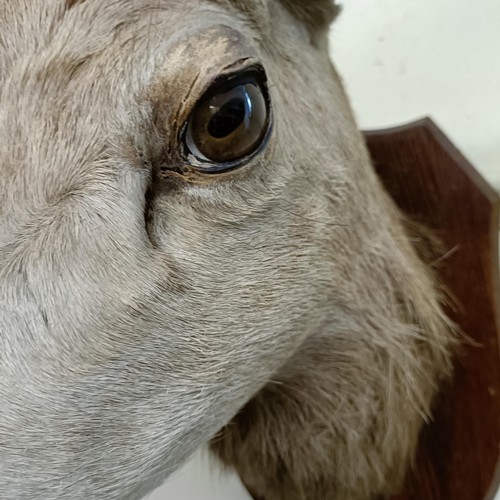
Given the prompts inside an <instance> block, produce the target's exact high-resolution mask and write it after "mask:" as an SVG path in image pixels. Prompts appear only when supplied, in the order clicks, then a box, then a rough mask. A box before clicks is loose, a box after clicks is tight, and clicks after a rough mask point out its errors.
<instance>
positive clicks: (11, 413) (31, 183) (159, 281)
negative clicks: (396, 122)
mask: <svg viewBox="0 0 500 500" xmlns="http://www.w3.org/2000/svg"><path fill="white" fill-rule="evenodd" d="M334 12H335V9H334V7H332V6H331V5H330V4H329V3H328V2H323V1H310V2H308V4H307V6H305V5H303V4H302V3H301V2H299V1H298V0H297V1H293V0H282V1H278V0H247V1H243V0H182V1H180V0H108V1H105V2H103V1H102V0H80V1H78V0H77V1H75V0H73V1H69V0H0V179H1V186H2V187H1V192H0V280H1V290H0V307H1V313H0V456H1V460H0V497H2V498H44V499H47V500H50V499H56V498H57V499H64V498H68V499H69V498H71V499H73V498H103V499H104V498H105V499H115V498H116V499H120V500H124V499H132V498H140V497H141V495H143V494H144V493H146V492H147V491H149V490H150V489H151V488H153V487H155V486H156V485H157V484H159V483H160V482H161V481H163V479H164V478H165V477H167V476H168V475H169V474H170V473H171V472H172V471H174V470H175V469H176V468H177V467H178V466H179V465H180V464H181V463H182V462H183V461H184V460H185V459H186V458H187V457H188V456H189V455H190V454H191V452H192V451H193V450H194V449H195V448H196V447H198V446H199V445H201V444H202V443H204V442H206V441H207V440H208V439H210V438H211V437H212V436H213V435H214V434H215V433H216V432H217V431H218V430H219V429H220V428H221V427H223V426H224V425H225V424H226V423H227V422H228V421H229V420H230V419H231V418H232V417H233V416H234V415H235V414H236V413H237V412H238V411H239V410H240V409H241V408H242V407H243V406H244V405H245V404H246V403H247V402H248V401H249V400H250V399H251V398H252V397H254V396H255V395H256V394H257V393H258V392H259V390H260V389H262V388H263V387H264V386H265V385H266V383H268V382H269V381H270V380H271V379H273V378H274V377H278V378H283V379H286V378H287V377H288V378H289V379H290V378H291V379H293V378H294V377H295V376H296V375H294V374H293V373H292V372H293V370H289V367H290V363H293V364H294V365H295V366H302V365H301V353H303V352H307V353H310V354H311V353H312V354H311V355H312V356H313V358H314V353H316V352H317V351H318V350H319V351H320V352H325V350H327V351H328V352H330V353H332V357H328V356H327V359H323V358H322V359H321V365H322V366H323V365H324V368H325V369H324V373H327V374H328V376H327V377H326V378H325V381H324V382H325V383H324V384H323V385H322V384H321V383H320V382H321V381H320V380H318V379H316V378H315V377H314V376H311V377H310V380H309V382H308V384H307V385H306V388H312V386H314V385H315V384H316V382H318V386H321V387H326V386H327V382H328V383H330V382H331V381H335V384H336V385H335V386H334V387H335V390H333V389H331V390H332V391H333V392H334V393H335V398H334V397H333V396H332V397H329V399H328V400H329V401H330V402H331V404H332V405H333V407H335V408H337V410H338V411H339V414H338V415H339V416H338V417H336V418H337V419H336V420H335V419H334V420H332V422H333V423H334V424H335V425H334V427H335V428H336V429H338V430H339V431H342V432H340V434H339V435H341V438H342V436H343V439H345V443H346V444H349V447H348V449H349V450H351V451H350V454H351V455H350V456H349V457H346V462H345V464H346V467H347V464H348V465H349V468H350V472H347V468H346V467H345V469H346V470H345V471H344V472H342V471H341V470H340V469H339V470H338V471H337V472H338V474H339V475H342V474H344V475H345V477H341V478H340V479H339V478H337V479H336V480H338V481H340V483H339V484H341V485H342V488H344V490H339V491H351V490H350V489H349V488H354V487H355V486H353V485H355V484H362V488H361V490H360V491H361V493H360V491H358V493H359V494H363V495H365V496H366V495H368V494H371V493H373V492H375V493H378V492H380V491H386V490H390V489H391V488H395V486H394V485H396V484H399V482H400V481H401V478H402V475H403V474H404V470H405V465H406V463H407V462H408V461H409V460H410V459H411V456H412V453H413V450H414V447H415V442H416V436H417V434H418V430H419V428H420V426H421V424H422V422H423V419H424V418H426V416H427V415H428V414H429V412H430V405H431V401H432V396H433V394H434V392H435V390H436V384H437V382H438V381H439V380H440V378H441V377H442V376H444V375H445V374H446V373H448V371H449V356H448V347H449V340H450V337H449V334H448V329H447V321H446V318H445V317H444V315H443V314H442V312H441V308H440V305H439V300H440V298H439V292H438V287H437V286H436V285H435V283H434V279H433V277H432V275H431V273H430V271H429V270H428V269H427V267H426V266H425V265H424V264H423V263H422V261H421V260H420V258H419V256H418V255H417V252H416V251H415V250H414V248H413V245H412V242H411V241H410V238H409V236H408V231H407V229H405V227H406V223H405V221H404V219H403V217H402V216H401V215H400V213H399V212H398V210H397V209H396V208H395V206H394V204H393V203H392V201H391V200H390V198H389V197H388V196H387V195H386V193H385V192H384V190H383V189H382V187H381V185H380V183H379V181H378V179H377V177H376V175H375V173H374V171H373V169H372V167H371V165H370V161H369V158H368V154H367V152H366V149H365V146H364V142H363V140H362V137H361V135H360V133H359V132H358V130H357V127H356V124H355V121H354V119H353V117H352V113H351V110H350V107H349V104H348V100H347V98H346V95H345V93H344V90H343V88H342V85H341V82H340V79H339V77H338V76H337V74H336V72H335V70H334V68H333V67H332V65H331V62H330V59H329V55H328V52H327V48H326V45H327V44H326V37H327V26H328V24H329V22H330V20H331V18H332V16H333V14H334ZM312 364H313V363H311V361H310V360H309V359H308V360H307V361H304V363H303V366H304V373H305V372H307V373H309V371H308V370H309V368H308V367H310V366H311V365H312ZM301 373H302V372H301ZM301 377H302V375H301ZM287 380H288V379H287ZM330 387H333V386H330ZM302 392H305V393H306V394H307V391H302ZM299 403H300V401H299ZM339 405H340V406H339ZM331 415H333V414H331ZM332 418H333V417H332ZM346 419H347V420H346ZM396 422H399V423H396ZM285 428H286V426H285ZM332 428H333V427H332ZM349 429H351V430H352V433H351V434H350V435H349V436H347V435H346V434H345V433H346V432H348V430H349ZM344 431H345V432H344ZM336 436H337V435H336ZM370 436H371V437H370ZM337 438H338V436H337ZM337 438H336V439H337ZM370 439H371V440H372V441H370ZM358 441H359V442H358ZM361 441H362V442H361ZM355 442H358V445H359V446H358V445H356V446H357V447H356V446H355ZM370 442H371V443H372V445H370V444H369V443H370ZM370 446H371V448H372V450H373V454H374V456H380V457H384V458H383V460H384V461H385V462H384V463H383V466H381V468H380V469H379V473H378V476H377V472H376V471H375V470H371V469H370V470H368V468H369V467H368V465H364V466H362V467H359V468H358V470H353V467H352V465H353V464H354V463H355V461H356V460H357V459H359V458H360V453H361V452H360V450H365V451H369V448H370ZM332 456H335V455H332ZM367 456H368V455H367ZM363 463H364V462H363ZM318 467H319V465H318ZM342 470H344V469H342ZM380 471H382V472H384V471H390V474H389V475H388V476H387V477H388V479H387V481H386V480H385V479H384V478H383V477H382V475H381V474H380ZM360 475H361V476H363V477H364V479H363V480H362V482H361V483H360V482H359V477H360ZM339 477H340V476H339ZM388 482H389V483H390V485H388V484H386V483H388ZM352 491H354V490H352Z"/></svg>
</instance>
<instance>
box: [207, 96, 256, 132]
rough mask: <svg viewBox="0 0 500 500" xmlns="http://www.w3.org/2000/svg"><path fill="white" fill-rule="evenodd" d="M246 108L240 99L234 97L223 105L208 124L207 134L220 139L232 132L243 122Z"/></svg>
mask: <svg viewBox="0 0 500 500" xmlns="http://www.w3.org/2000/svg"><path fill="white" fill-rule="evenodd" d="M246 115H247V106H246V105H245V101H244V100H243V99H242V98H239V97H235V98H233V99H231V100H229V101H228V102H227V103H226V104H224V105H223V106H222V107H221V108H220V110H219V111H218V112H217V113H216V114H215V115H214V116H213V118H212V119H211V120H210V122H209V124H208V133H209V134H210V135H211V136H212V137H214V138H215V139H222V138H224V137H227V136H228V135H229V134H231V133H232V132H234V131H235V130H236V129H237V128H238V127H239V126H240V125H241V124H242V123H243V121H244V120H245V117H246Z"/></svg>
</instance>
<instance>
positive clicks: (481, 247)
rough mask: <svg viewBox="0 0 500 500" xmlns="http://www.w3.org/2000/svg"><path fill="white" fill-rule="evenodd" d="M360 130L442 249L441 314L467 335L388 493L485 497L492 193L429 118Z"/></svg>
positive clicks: (495, 374)
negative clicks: (403, 479)
mask: <svg viewBox="0 0 500 500" xmlns="http://www.w3.org/2000/svg"><path fill="white" fill-rule="evenodd" d="M365 137H366V141H367V145H368V148H369V150H370V153H371V156H372V160H373V163H374V166H375V169H376V171H377V173H378V175H379V177H380V179H381V180H382V182H383V184H384V185H385V188H386V190H387V191H388V192H389V194H390V195H391V196H392V197H393V199H394V200H395V202H396V203H397V205H398V206H399V207H400V209H401V210H402V211H403V212H405V213H407V214H408V215H410V216H411V217H413V218H415V219H417V220H419V221H422V222H424V223H426V224H427V225H428V226H429V227H431V228H433V229H434V231H435V232H436V233H437V234H438V236H439V237H440V239H441V241H442V242H443V243H444V245H445V247H446V248H447V249H448V250H449V251H450V254H449V255H448V257H447V258H446V259H444V260H443V265H442V268H441V273H442V279H443V281H444V283H445V285H446V286H447V288H448V290H450V291H451V294H452V295H453V297H454V299H455V300H456V303H457V304H458V307H454V308H450V309H449V311H448V314H449V315H450V317H451V318H452V319H453V320H454V321H455V322H456V323H457V324H458V325H459V327H460V328H461V330H462V331H463V332H464V333H466V334H467V335H468V336H469V337H470V338H472V339H473V340H474V341H475V343H477V346H473V345H464V346H462V348H461V350H460V352H459V353H458V354H457V358H456V363H455V365H456V372H455V378H454V382H453V385H452V386H451V387H450V388H447V389H445V390H444V391H443V394H442V396H441V398H440V400H439V401H438V402H437V405H436V410H435V415H434V421H433V423H432V424H431V425H429V426H427V427H426V428H425V429H424V430H423V432H422V435H421V438H420V447H419V451H418V456H417V463H416V466H415V469H414V471H413V472H412V473H411V474H410V477H409V478H408V482H407V485H406V488H405V492H404V493H403V494H402V495H400V496H398V497H397V499H398V500H424V499H425V500H483V499H484V500H492V499H493V498H494V497H495V494H496V491H497V490H498V487H499V483H500V468H499V467H500V464H499V445H500V348H499V332H500V328H499V317H500V316H499V311H500V307H499V305H500V301H499V297H500V295H499V294H500V286H499V268H498V235H499V198H498V196H497V194H496V193H495V191H494V190H493V189H492V188H491V187H490V186H489V185H488V184H487V183H486V182H485V181H484V180H483V179H482V178H481V176H480V175H479V174H478V173H477V171H476V170H475V169H474V168H473V167H472V166H471V165H470V163H468V161H467V160H466V159H465V158H464V157H463V156H462V155H461V154H460V152H459V151H458V150H457V149H456V148H455V147H454V146H453V144H452V143H451V142H450V141H449V140H448V139H447V138H446V137H445V136H444V134H443V133H442V132H441V131H440V130H439V129H438V127H437V126H436V125H435V124H434V123H433V122H432V121H431V120H430V119H423V120H421V121H418V122H415V123H411V124H409V125H406V126H403V127H398V128H394V129H388V130H382V131H373V132H366V133H365ZM499 168H500V165H499Z"/></svg>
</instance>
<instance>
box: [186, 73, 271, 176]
mask: <svg viewBox="0 0 500 500" xmlns="http://www.w3.org/2000/svg"><path fill="white" fill-rule="evenodd" d="M269 125H270V104H269V96H268V93H267V85H266V78H265V74H264V72H263V71H259V70H252V71H248V72H246V73H244V74H240V75H238V76H233V77H229V78H227V79H225V80H224V81H222V82H218V83H217V84H216V85H214V86H213V87H212V88H211V89H210V90H209V91H208V92H207V93H206V94H205V96H204V97H203V98H202V99H201V100H200V101H199V102H198V104H197V105H196V107H195V108H194V110H193V112H192V113H191V116H190V118H189V120H188V122H187V125H186V129H185V134H184V147H185V148H186V154H187V156H188V159H190V160H194V161H192V163H194V166H195V167H197V168H199V169H200V170H203V171H204V172H208V173H215V172H221V171H227V170H230V169H232V168H236V167H238V166H241V165H242V164H244V163H245V162H246V161H247V160H248V159H249V158H251V157H252V156H253V155H254V154H256V153H257V152H258V151H259V150H260V149H261V147H262V145H263V144H264V143H265V140H266V138H267V136H268V131H269V128H270V127H269Z"/></svg>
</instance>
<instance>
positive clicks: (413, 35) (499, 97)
mask: <svg viewBox="0 0 500 500" xmlns="http://www.w3.org/2000/svg"><path fill="white" fill-rule="evenodd" d="M304 1H307V0H304ZM343 3H344V11H343V13H342V15H341V17H340V18H339V19H338V21H337V22H336V24H335V26H334V27H333V29H332V36H331V52H332V55H333V59H334V60H335V62H336V64H337V67H338V69H339V71H340V73H341V74H342V75H343V77H344V80H345V84H346V87H347V90H348V92H349V94H350V96H351V100H352V104H353V106H354V109H355V112H356V115H357V118H358V121H359V124H360V126H361V127H362V128H381V127H388V126H393V125H398V124H401V123H403V122H406V121H411V120H414V119H416V118H420V117H422V116H425V115H429V116H431V117H432V118H433V119H434V120H435V121H436V122H437V124H438V125H439V126H440V127H441V128H442V129H443V130H444V131H445V132H446V134H447V135H448V136H449V137H450V138H451V139H452V141H453V142H454V143H455V144H456V145H457V146H458V147H459V149H461V150H462V152H463V153H464V154H465V155H466V156H467V157H468V158H469V159H470V160H471V161H472V163H473V164H474V165H475V167H476V168H477V169H478V170H479V171H480V172H481V173H482V174H483V175H484V177H486V179H487V180H488V181H489V182H490V183H491V184H493V185H494V186H495V187H496V188H497V189H500V1H499V0H476V1H475V2H471V1H470V0H343ZM148 500H249V496H248V494H247V493H246V492H245V490H244V489H243V488H242V486H241V484H240V483H239V480H238V478H237V477H235V476H234V475H232V474H224V473H223V472H222V471H221V470H220V469H219V468H218V467H217V466H216V465H214V464H212V465H210V464H209V461H208V460H207V459H206V458H203V453H201V452H200V453H199V454H198V455H196V457H195V458H194V459H193V460H192V461H191V462H190V463H189V464H187V465H186V466H185V467H184V468H183V469H181V470H180V471H179V472H178V473H177V474H175V475H174V477H172V478H171V479H169V481H167V483H166V484H165V485H164V486H163V487H162V488H160V489H159V490H157V491H156V492H154V493H153V494H152V495H150V496H149V497H148ZM497 500H500V495H499V496H498V497H497Z"/></svg>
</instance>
